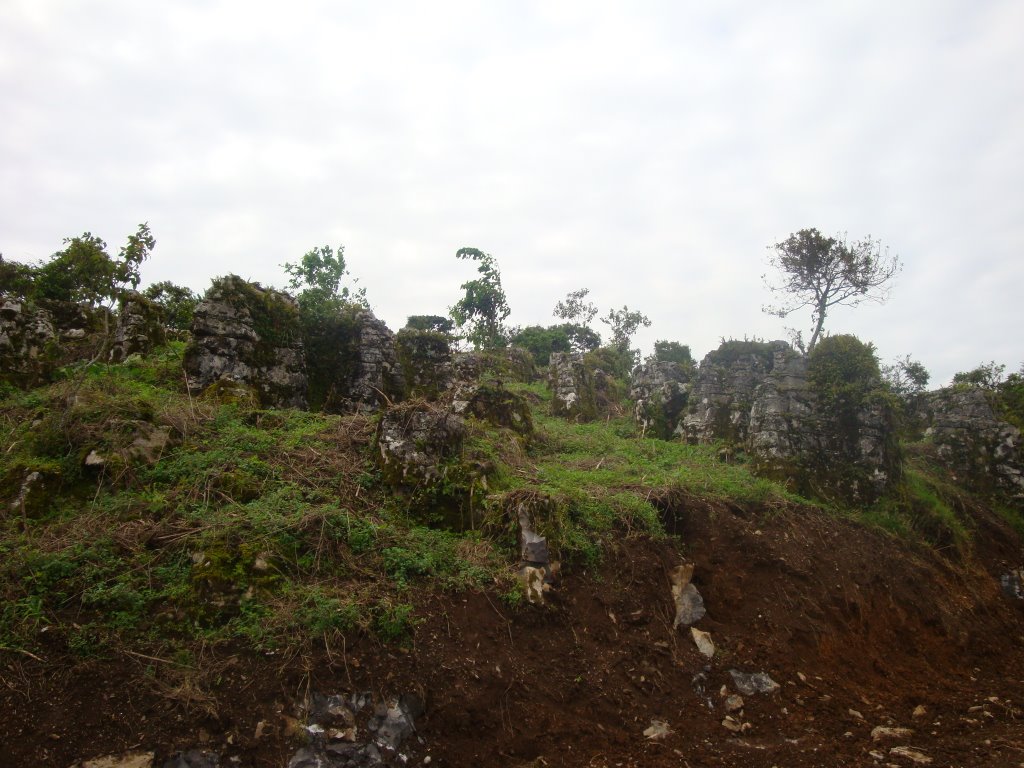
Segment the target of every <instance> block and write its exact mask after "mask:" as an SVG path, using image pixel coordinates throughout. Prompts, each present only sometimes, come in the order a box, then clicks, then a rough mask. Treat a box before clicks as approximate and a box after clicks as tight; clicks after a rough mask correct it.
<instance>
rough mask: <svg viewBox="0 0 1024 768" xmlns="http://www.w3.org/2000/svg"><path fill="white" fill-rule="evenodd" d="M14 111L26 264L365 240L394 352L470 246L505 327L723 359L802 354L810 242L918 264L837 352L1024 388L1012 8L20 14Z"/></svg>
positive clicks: (363, 278)
mask: <svg viewBox="0 0 1024 768" xmlns="http://www.w3.org/2000/svg"><path fill="white" fill-rule="evenodd" d="M0 94H2V104H3V106H2V108H0V253H3V255H4V257H5V258H7V259H13V260H19V261H30V262H33V261H40V260H45V259H46V258H48V257H49V256H50V255H52V254H53V253H54V252H56V251H58V250H59V249H60V247H61V243H62V240H63V238H65V237H70V236H75V235H79V234H81V233H83V232H85V231H89V232H92V233H94V234H96V235H99V236H100V237H102V238H104V239H105V240H106V241H107V242H108V243H109V244H110V246H111V249H112V252H113V253H116V251H117V249H118V248H119V247H120V246H121V245H123V244H124V242H125V240H126V238H127V236H128V235H129V234H131V233H133V232H134V231H135V230H136V228H137V226H138V225H139V224H140V223H141V222H148V223H149V225H150V228H151V229H152V232H153V234H154V236H155V237H156V239H157V246H156V249H155V250H154V252H153V255H152V257H151V259H150V260H149V261H148V262H146V263H145V264H144V265H143V270H142V277H143V284H148V283H150V282H156V281H160V280H171V281H173V282H175V283H178V284H183V285H188V286H190V287H192V288H193V289H195V290H197V291H200V292H201V291H203V290H205V289H206V287H207V286H208V285H209V282H210V279H211V278H212V277H215V276H218V275H224V274H228V273H235V274H239V275H241V276H242V277H245V278H247V279H251V280H256V281H259V282H261V283H262V284H264V285H272V286H278V287H283V286H285V285H286V282H287V280H286V275H285V274H284V271H283V269H282V267H281V265H282V264H284V263H285V262H289V261H297V260H299V259H300V258H301V256H302V254H303V253H305V252H306V251H308V250H310V249H311V248H314V247H317V246H321V245H325V244H327V245H331V246H337V245H344V247H345V256H346V260H347V262H348V266H349V269H350V272H351V274H352V276H353V277H355V278H358V280H359V285H360V286H362V287H365V288H366V290H367V296H368V299H369V301H370V303H371V305H372V307H373V309H374V311H375V312H376V313H377V315H378V316H379V317H381V318H382V319H383V320H384V321H385V322H386V323H387V324H388V325H389V326H390V327H391V328H392V329H395V330H397V329H398V328H400V327H401V326H402V325H404V323H405V319H406V317H407V316H408V315H412V314H446V313H447V309H448V307H450V306H451V305H452V304H454V303H455V302H456V301H457V300H458V299H459V298H460V295H461V292H460V290H459V286H460V284H461V283H462V282H464V281H466V280H469V279H472V278H474V277H475V276H476V274H475V272H474V271H473V267H472V265H471V264H469V263H467V262H464V261H460V260H457V259H456V258H455V252H456V251H457V250H458V249H459V248H460V247H463V246H471V247H475V248H480V249H482V250H484V251H486V252H488V253H490V254H492V255H493V256H494V257H495V258H496V259H497V261H498V264H499V266H500V269H501V274H502V280H503V285H504V288H505V291H506V293H507V295H508V301H509V304H510V306H511V308H512V316H511V317H510V318H509V321H510V322H511V323H512V324H515V325H523V326H525V325H532V324H540V325H548V324H551V323H554V322H556V320H555V319H554V318H553V317H552V309H553V307H554V305H555V303H556V302H557V301H558V300H559V299H562V298H564V297H565V295H566V294H567V293H568V292H570V291H573V290H576V289H579V288H588V289H589V290H590V297H589V298H590V299H591V300H592V301H593V302H594V303H595V304H597V306H598V307H599V308H600V309H601V313H602V314H606V313H607V311H608V310H609V309H612V308H616V309H619V308H621V307H622V306H623V305H628V307H629V308H630V309H635V310H639V311H641V312H643V313H645V314H646V315H647V316H648V317H649V318H650V320H651V321H652V325H651V327H650V328H646V329H643V330H642V331H641V332H640V333H639V334H638V336H637V342H638V344H639V346H640V347H641V349H643V350H644V351H645V352H649V351H650V350H651V348H652V346H653V343H654V341H655V340H656V339H668V340H673V341H679V342H681V343H684V344H688V345H689V346H690V347H691V349H692V350H693V353H694V356H695V357H696V358H698V359H699V358H700V357H702V356H703V355H704V354H706V353H707V352H709V351H710V350H712V349H714V348H715V347H717V346H718V344H719V343H720V341H721V340H722V339H729V338H761V339H778V338H786V337H787V331H786V328H787V327H797V328H802V329H804V333H805V336H806V335H808V331H809V329H810V323H811V321H810V315H809V313H806V312H805V313H801V314H800V315H795V316H791V317H790V318H788V319H787V320H782V319H779V318H777V317H774V316H771V315H769V314H765V313H764V312H763V311H762V307H763V306H764V305H765V304H768V303H771V302H772V300H773V297H772V296H771V294H770V293H769V292H768V290H767V289H766V287H765V285H764V282H763V280H762V275H764V274H765V272H766V271H768V270H769V266H768V263H767V260H768V256H769V250H768V247H769V246H770V245H772V244H773V243H778V242H780V241H782V240H784V239H785V238H786V237H788V236H789V234H790V233H793V232H796V231H798V230H801V229H805V228H811V227H813V228H817V229H819V230H820V231H822V232H823V233H825V234H829V235H836V234H841V233H848V236H849V238H850V239H851V240H855V239H861V238H865V237H871V238H873V239H876V240H878V241H880V243H881V244H882V246H883V247H885V248H888V249H889V252H890V253H892V254H895V255H897V256H898V257H899V259H900V260H901V262H902V264H903V269H902V272H901V273H900V274H899V276H898V277H897V279H896V280H895V282H894V283H893V285H892V291H891V298H890V299H889V301H888V302H887V303H885V304H881V305H879V304H863V305H861V306H860V307H857V308H856V309H844V308H836V309H835V310H833V311H832V312H831V313H830V314H829V316H828V318H827V320H826V324H825V327H826V331H830V332H832V333H853V334H856V335H857V336H859V337H860V338H861V339H862V340H864V341H870V342H872V343H874V344H875V346H876V347H877V349H878V353H879V357H880V358H881V360H882V361H883V362H892V361H893V360H895V359H896V358H897V357H901V356H903V355H908V354H909V355H910V356H911V357H912V358H913V359H915V360H918V361H920V362H922V363H923V364H924V365H925V367H926V368H928V370H929V371H930V372H931V374H932V384H933V385H941V384H944V383H947V382H948V381H949V379H950V377H951V376H952V375H953V373H954V372H956V371H961V370H967V369H970V368H973V367H975V366H976V365H978V364H979V363H982V362H988V361H990V360H991V361H995V362H997V363H1002V364H1006V365H1007V370H1008V371H1014V370H1017V369H1018V368H1019V367H1020V365H1021V363H1022V362H1024V333H1022V332H1021V328H1022V322H1021V318H1022V317H1024V312H1022V310H1021V298H1022V288H1024V258H1022V255H1024V192H1022V185H1024V3H1021V2H1019V0H1008V1H1005V2H985V1H984V0H963V1H962V2H951V1H948V0H921V1H918V0H901V1H900V2H898V3H893V2H889V1H886V2H881V1H880V0H853V1H852V2H846V1H844V0H830V2H828V3H812V2H806V1H802V2H797V1H796V0H793V1H789V2H787V1H782V2H772V1H770V0H768V1H759V2H753V1H750V2H747V1H746V0H719V1H717V2H713V3H711V2H690V1H688V0H666V1H664V2H660V1H656V0H651V1H647V0H633V1H632V2H604V1H602V0H586V1H585V2H584V1H577V0H565V1H564V2H562V1H560V0H544V1H542V2H541V1H538V2H533V0H515V1H505V0H488V2H479V1H478V0H477V1H475V2H468V1H467V2H457V1H449V0H435V1H434V2H431V3H425V2H398V1H394V0H377V1H375V2H372V3H369V2H345V1H344V0H342V1H338V0H332V1H330V2H303V1H302V0H294V2H291V3H287V4H286V3H280V2H274V3H269V2H259V1H257V0H247V1H246V2H208V1H207V0H201V1H195V2H188V1H187V0H185V1H183V0H178V1H177V2H174V3H140V2H135V1H131V0H126V1H121V0H90V2H74V1H72V0H62V1H57V0H3V2H2V3H0ZM595 327H596V329H597V330H606V328H605V326H602V325H601V324H600V323H596V325H595Z"/></svg>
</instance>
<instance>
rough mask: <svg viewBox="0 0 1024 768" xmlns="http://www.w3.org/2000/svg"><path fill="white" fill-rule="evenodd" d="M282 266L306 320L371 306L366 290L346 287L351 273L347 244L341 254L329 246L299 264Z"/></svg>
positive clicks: (339, 250) (308, 252)
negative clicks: (354, 306) (349, 307)
mask: <svg viewBox="0 0 1024 768" xmlns="http://www.w3.org/2000/svg"><path fill="white" fill-rule="evenodd" d="M282 266H283V267H284V271H285V272H287V273H288V275H289V276H290V280H289V281H288V286H289V287H290V288H291V289H292V290H293V291H296V292H297V294H296V299H297V300H298V302H299V310H300V311H301V312H302V314H303V316H304V317H307V318H312V317H321V318H322V317H327V316H330V315H332V314H334V313H336V312H337V311H338V310H339V309H340V308H341V307H342V306H343V305H345V304H359V305H362V306H364V307H369V306H370V305H369V303H368V302H367V301H366V289H365V288H359V289H355V290H353V289H350V288H349V287H348V286H347V285H342V280H343V279H344V278H345V277H346V276H347V275H348V274H349V272H348V267H347V266H346V264H345V246H343V245H339V246H338V249H337V251H335V250H334V249H332V248H331V247H330V246H329V245H324V246H321V247H319V248H314V249H313V250H311V251H307V252H306V254H305V255H304V256H303V257H302V260H301V261H299V262H298V263H296V264H293V263H291V262H287V263H285V264H283V265H282ZM355 282H357V281H356V280H353V283H355Z"/></svg>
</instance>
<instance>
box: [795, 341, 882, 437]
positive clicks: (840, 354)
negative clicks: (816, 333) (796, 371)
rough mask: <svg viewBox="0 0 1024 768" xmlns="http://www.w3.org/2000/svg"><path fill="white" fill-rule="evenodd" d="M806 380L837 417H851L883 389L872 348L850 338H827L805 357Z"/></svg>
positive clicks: (875, 355)
mask: <svg viewBox="0 0 1024 768" xmlns="http://www.w3.org/2000/svg"><path fill="white" fill-rule="evenodd" d="M807 379H808V381H809V382H810V384H811V387H812V389H813V390H814V391H815V392H817V393H818V395H820V396H821V397H823V398H824V399H825V401H826V402H827V403H828V404H829V405H830V406H831V410H832V411H833V412H834V413H835V414H836V415H837V416H839V417H852V416H854V415H855V413H856V411H857V410H858V409H859V408H860V406H861V405H862V404H863V403H864V400H865V398H866V397H867V395H868V394H869V393H870V392H873V391H876V390H878V389H879V388H880V387H881V386H882V373H881V369H880V368H879V366H878V355H877V354H876V352H875V346H874V345H873V344H870V343H867V344H865V343H864V342H863V341H861V340H860V339H858V338H857V337H856V336H852V335H850V334H838V335H836V336H826V337H825V338H824V339H822V340H821V342H820V343H819V344H818V345H816V346H815V348H814V349H813V350H812V351H811V352H810V353H809V355H808V361H807Z"/></svg>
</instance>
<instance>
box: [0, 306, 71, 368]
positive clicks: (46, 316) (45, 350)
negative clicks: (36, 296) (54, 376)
mask: <svg viewBox="0 0 1024 768" xmlns="http://www.w3.org/2000/svg"><path fill="white" fill-rule="evenodd" d="M56 341H57V330H56V328H55V327H54V322H53V317H52V315H51V314H50V313H49V312H47V311H46V310H45V309H32V308H30V307H28V306H27V305H26V304H25V303H24V302H22V301H21V300H20V299H17V298H15V297H13V296H7V295H4V294H0V381H4V382H7V383H9V384H13V385H15V386H18V387H32V386H35V385H36V384H38V383H40V382H42V381H44V380H45V379H46V377H47V376H48V375H49V373H50V371H51V370H52V368H53V365H54V360H55V354H54V352H55V346H56Z"/></svg>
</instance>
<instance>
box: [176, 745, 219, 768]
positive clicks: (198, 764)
mask: <svg viewBox="0 0 1024 768" xmlns="http://www.w3.org/2000/svg"><path fill="white" fill-rule="evenodd" d="M219 767H220V755H218V754H217V753H216V752H210V751H208V750H205V749H190V750H187V751H185V752H179V753H178V754H176V755H175V756H174V757H171V758H170V759H168V760H166V761H165V762H164V764H163V766H162V768H219Z"/></svg>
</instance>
